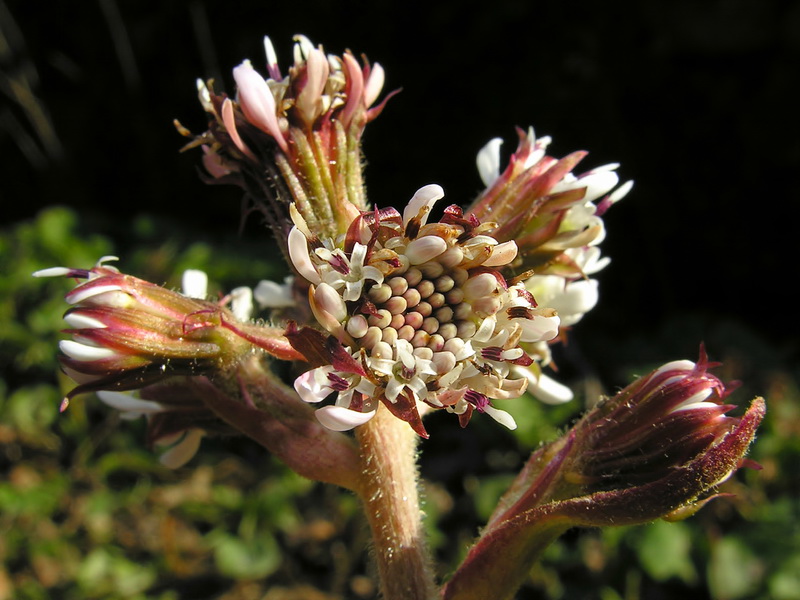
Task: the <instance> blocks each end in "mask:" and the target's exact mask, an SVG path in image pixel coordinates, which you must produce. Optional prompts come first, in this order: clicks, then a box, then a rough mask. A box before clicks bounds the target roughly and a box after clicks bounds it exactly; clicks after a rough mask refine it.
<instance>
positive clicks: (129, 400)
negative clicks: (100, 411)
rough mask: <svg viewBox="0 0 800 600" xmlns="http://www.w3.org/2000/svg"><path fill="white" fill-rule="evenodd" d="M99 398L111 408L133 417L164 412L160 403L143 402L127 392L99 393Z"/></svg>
mask: <svg viewBox="0 0 800 600" xmlns="http://www.w3.org/2000/svg"><path fill="white" fill-rule="evenodd" d="M97 397H98V398H100V400H102V401H103V403H105V404H107V405H108V406H110V407H111V408H115V409H116V410H118V411H120V412H122V413H130V414H131V415H132V416H134V415H135V416H140V415H150V414H154V413H159V412H162V411H163V410H164V407H163V406H161V405H160V404H159V403H158V402H153V401H152V400H142V399H141V398H137V397H136V396H133V395H132V394H129V393H126V392H109V391H99V392H97Z"/></svg>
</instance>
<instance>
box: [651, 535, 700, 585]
mask: <svg viewBox="0 0 800 600" xmlns="http://www.w3.org/2000/svg"><path fill="white" fill-rule="evenodd" d="M691 546H692V536H691V533H690V529H689V527H688V526H687V525H685V524H684V523H665V522H664V521H656V522H655V523H653V524H651V525H649V526H647V527H646V528H645V529H644V532H643V535H642V539H641V541H640V543H639V559H640V560H641V562H642V567H643V568H644V570H645V572H646V573H647V574H648V575H650V577H652V578H653V579H655V580H656V581H666V580H667V579H669V578H671V577H677V578H678V579H680V580H681V581H683V582H684V583H687V584H691V583H694V582H695V581H697V572H696V571H695V568H694V565H693V564H692V559H691V556H690V551H691Z"/></svg>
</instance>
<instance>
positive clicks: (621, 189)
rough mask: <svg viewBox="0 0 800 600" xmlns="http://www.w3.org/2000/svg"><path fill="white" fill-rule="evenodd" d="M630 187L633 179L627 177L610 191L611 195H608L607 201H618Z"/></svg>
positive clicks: (625, 194) (626, 193) (612, 202)
mask: <svg viewBox="0 0 800 600" xmlns="http://www.w3.org/2000/svg"><path fill="white" fill-rule="evenodd" d="M632 187H633V180H632V179H629V180H628V181H626V182H625V183H623V184H622V185H621V186H619V187H618V188H617V189H615V190H614V191H613V192H612V193H611V195H610V196H609V197H608V201H609V202H611V204H614V203H615V202H619V201H620V200H622V199H623V198H624V197H625V196H627V195H628V192H630V191H631V188H632Z"/></svg>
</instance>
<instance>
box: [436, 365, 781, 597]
mask: <svg viewBox="0 0 800 600" xmlns="http://www.w3.org/2000/svg"><path fill="white" fill-rule="evenodd" d="M709 366H710V365H709V363H708V361H707V359H706V357H705V354H704V353H701V357H700V360H699V361H698V362H697V363H696V364H695V363H693V362H691V361H688V360H682V361H675V362H671V363H668V364H666V365H664V366H663V367H661V368H659V369H656V370H655V371H653V372H652V373H650V374H649V375H647V376H645V377H642V378H641V379H639V380H637V381H635V382H634V383H632V384H631V385H629V386H628V387H627V388H625V389H624V390H622V391H621V392H619V393H618V394H616V395H615V396H613V397H611V398H608V399H605V400H603V401H602V402H600V403H599V404H598V405H597V406H595V407H594V408H593V409H592V410H590V411H589V412H588V413H587V414H586V415H585V416H584V417H583V418H582V419H581V420H580V421H579V422H578V423H577V424H576V425H575V426H574V427H573V428H572V429H571V430H570V431H569V432H567V434H566V435H565V436H564V437H562V438H561V439H559V440H557V441H556V442H553V443H552V444H549V445H547V446H544V447H542V448H540V449H539V450H538V451H536V452H535V453H534V454H533V456H532V457H531V458H530V460H529V461H528V463H527V464H526V465H525V468H524V469H523V470H522V471H521V473H520V474H519V476H518V477H517V479H516V480H515V481H514V483H513V484H512V485H511V488H510V489H509V491H508V492H507V493H506V494H505V495H504V496H503V497H502V498H501V499H500V502H499V504H498V506H497V509H496V510H495V513H494V514H493V515H492V517H491V518H490V520H489V523H488V524H487V526H486V528H485V529H484V532H483V534H482V535H481V538H480V539H479V540H478V542H477V543H476V544H475V546H473V548H472V549H471V550H470V552H469V554H468V556H467V558H466V560H465V561H464V562H463V563H462V565H461V567H459V569H458V571H457V572H456V573H455V575H454V576H453V578H452V579H451V580H450V581H449V582H448V584H447V586H446V587H445V591H444V593H443V594H442V597H443V598H445V599H448V598H457V597H461V596H460V594H461V593H463V592H464V591H465V590H470V594H471V595H470V596H469V597H475V598H483V597H510V594H511V593H513V591H514V590H515V589H516V588H517V587H518V586H519V585H520V584H521V582H522V581H523V579H524V577H525V576H526V575H527V573H528V572H529V569H530V566H531V564H532V563H533V561H534V560H535V558H536V556H537V554H538V553H539V552H541V550H542V549H543V548H544V547H546V546H547V545H548V544H549V543H550V542H551V541H552V540H553V539H555V538H556V537H558V536H559V535H560V534H561V533H563V532H564V531H566V530H567V529H568V528H570V527H575V526H588V527H602V526H612V525H632V524H637V523H646V522H648V521H652V520H654V519H658V518H662V517H664V518H673V517H675V516H676V515H677V516H685V515H687V514H691V513H692V512H694V511H695V510H696V509H697V508H700V507H701V506H703V504H704V502H705V500H706V499H707V497H708V495H709V493H712V492H713V489H714V487H715V486H716V485H718V484H720V483H721V482H723V481H724V480H725V479H727V478H728V477H729V476H730V475H731V473H733V472H734V471H735V470H736V469H737V468H738V467H739V466H741V464H742V461H743V457H744V455H745V453H746V452H747V449H748V448H749V446H750V444H751V442H752V441H753V438H754V437H755V432H756V428H757V427H758V425H759V423H760V422H761V419H762V418H763V417H764V413H765V404H764V400H763V399H761V398H756V399H755V400H753V402H752V404H751V405H750V408H749V409H748V410H747V411H746V412H745V413H744V415H743V416H742V417H740V418H735V417H729V416H726V414H725V413H727V412H728V411H729V410H730V409H732V408H733V406H732V405H729V404H725V403H724V402H723V401H724V399H725V398H726V396H727V392H726V390H725V386H724V385H723V384H722V382H721V381H720V380H719V379H718V378H717V377H715V376H714V375H711V374H710V373H708V368H709ZM712 497H713V496H712Z"/></svg>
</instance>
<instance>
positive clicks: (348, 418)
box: [314, 406, 375, 431]
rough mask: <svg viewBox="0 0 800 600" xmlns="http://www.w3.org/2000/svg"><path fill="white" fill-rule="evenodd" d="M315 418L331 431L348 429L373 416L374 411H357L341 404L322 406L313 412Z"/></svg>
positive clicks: (361, 423)
mask: <svg viewBox="0 0 800 600" xmlns="http://www.w3.org/2000/svg"><path fill="white" fill-rule="evenodd" d="M314 414H315V415H316V417H317V420H318V421H319V422H320V423H322V424H323V425H324V426H325V427H327V428H328V429H331V430H333V431H350V430H351V429H353V428H354V427H358V426H359V425H363V424H364V423H366V422H367V421H369V420H370V419H371V418H372V417H374V416H375V411H374V410H373V411H370V412H364V413H362V412H357V411H354V410H350V409H349V408H344V407H343V406H323V407H322V408H320V409H319V410H317V412H315V413H314Z"/></svg>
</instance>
